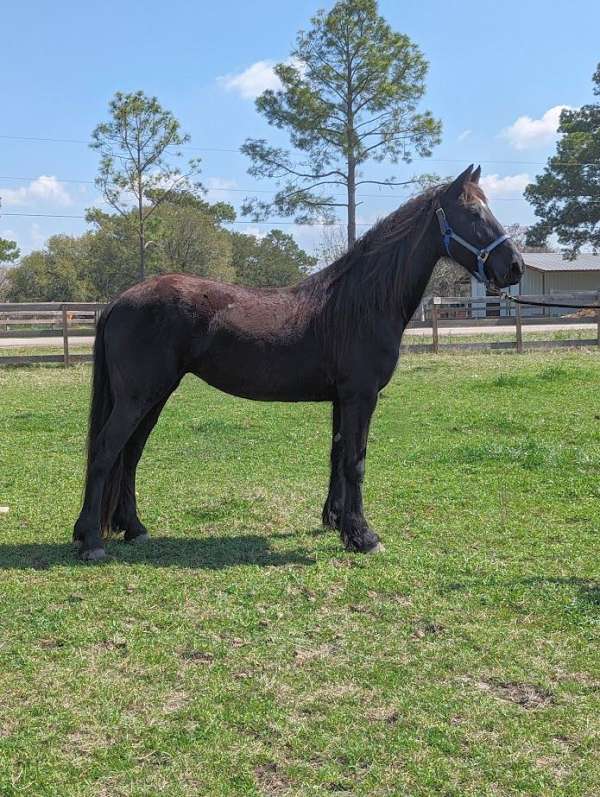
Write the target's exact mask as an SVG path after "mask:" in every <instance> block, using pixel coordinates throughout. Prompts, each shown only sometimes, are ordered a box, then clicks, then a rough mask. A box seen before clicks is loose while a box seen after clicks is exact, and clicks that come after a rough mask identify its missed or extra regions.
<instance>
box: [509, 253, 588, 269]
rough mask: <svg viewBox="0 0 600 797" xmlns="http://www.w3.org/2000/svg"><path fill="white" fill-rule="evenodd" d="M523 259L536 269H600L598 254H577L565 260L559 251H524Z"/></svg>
mask: <svg viewBox="0 0 600 797" xmlns="http://www.w3.org/2000/svg"><path fill="white" fill-rule="evenodd" d="M523 260H524V261H525V263H526V265H527V266H529V267H530V268H534V269H536V270H537V271H600V255H590V254H579V255H577V257H576V258H575V260H565V259H564V258H563V256H562V255H561V253H560V252H525V253H524V254H523Z"/></svg>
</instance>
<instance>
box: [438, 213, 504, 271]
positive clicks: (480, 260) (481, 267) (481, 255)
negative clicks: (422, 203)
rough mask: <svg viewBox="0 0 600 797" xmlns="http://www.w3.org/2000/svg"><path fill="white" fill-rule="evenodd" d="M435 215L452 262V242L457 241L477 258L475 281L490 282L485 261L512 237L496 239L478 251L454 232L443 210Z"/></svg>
mask: <svg viewBox="0 0 600 797" xmlns="http://www.w3.org/2000/svg"><path fill="white" fill-rule="evenodd" d="M435 215H436V216H437V220H438V223H439V225H440V231H441V233H442V239H443V241H444V246H445V248H446V253H447V255H448V257H449V258H450V259H451V260H454V258H453V257H452V254H451V253H450V241H456V242H457V243H459V244H461V246H464V247H465V249H468V250H469V252H473V254H474V255H476V256H477V271H474V272H473V276H474V277H475V279H476V280H477V281H478V282H483V283H487V282H489V280H488V278H487V277H486V275H485V261H486V260H487V259H488V257H489V255H490V252H493V251H494V249H495V248H496V247H497V246H500V244H503V243H504V241H506V240H507V239H508V238H510V235H501V236H500V237H499V238H496V240H495V241H492V243H491V244H488V246H485V247H484V248H483V249H478V248H477V247H476V246H473V244H470V243H469V242H468V241H465V239H464V238H462V237H461V236H460V235H458V234H457V233H455V232H454V230H453V229H452V227H451V226H450V225H449V224H448V219H447V218H446V214H445V213H444V210H443V208H437V210H436V211H435Z"/></svg>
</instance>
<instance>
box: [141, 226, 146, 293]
mask: <svg viewBox="0 0 600 797" xmlns="http://www.w3.org/2000/svg"><path fill="white" fill-rule="evenodd" d="M145 277H146V242H145V241H144V230H143V227H142V229H141V230H140V282H143V281H144V279H145Z"/></svg>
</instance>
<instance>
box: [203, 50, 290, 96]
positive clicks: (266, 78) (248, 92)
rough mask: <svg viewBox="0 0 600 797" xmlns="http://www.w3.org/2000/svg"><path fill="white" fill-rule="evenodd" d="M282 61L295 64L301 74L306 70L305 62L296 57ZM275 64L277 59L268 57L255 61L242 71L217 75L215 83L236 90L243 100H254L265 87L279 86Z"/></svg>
mask: <svg viewBox="0 0 600 797" xmlns="http://www.w3.org/2000/svg"><path fill="white" fill-rule="evenodd" d="M284 63H286V64H290V65H291V66H295V67H296V69H298V70H299V72H300V74H302V75H303V74H304V73H305V71H306V64H305V63H304V62H303V61H301V60H299V59H298V58H289V59H288V60H287V61H285V62H284ZM276 64H277V61H273V60H270V59H266V60H264V61H257V62H256V63H254V64H251V66H249V67H248V68H247V69H244V70H243V71H242V72H238V73H237V74H231V75H222V76H221V77H218V78H217V83H220V84H221V85H222V86H223V87H224V88H225V89H226V90H227V91H235V92H237V93H238V94H239V95H240V97H243V99H245V100H255V99H256V98H257V97H258V96H259V94H262V93H263V91H266V90H267V89H271V90H272V91H277V90H278V89H280V88H281V81H280V80H279V78H278V77H277V75H276V74H275V70H274V67H275V65H276Z"/></svg>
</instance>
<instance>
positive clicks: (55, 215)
mask: <svg viewBox="0 0 600 797" xmlns="http://www.w3.org/2000/svg"><path fill="white" fill-rule="evenodd" d="M2 216H19V217H26V218H35V219H38V218H41V219H78V220H80V221H81V220H82V221H85V220H86V217H85V216H74V215H68V214H62V213H5V212H4V211H2V212H0V217H2ZM222 223H223V224H253V225H257V226H258V225H260V226H263V225H269V224H272V225H292V226H294V227H333V226H335V224H336V222H332V223H331V224H327V223H325V222H315V223H314V224H310V223H297V222H295V221H278V220H277V219H270V220H269V219H267V220H266V221H250V220H241V221H224V222H222ZM357 226H358V227H372V226H373V225H372V224H371V223H369V222H357Z"/></svg>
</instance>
